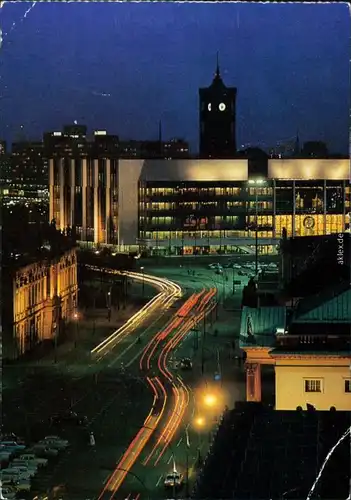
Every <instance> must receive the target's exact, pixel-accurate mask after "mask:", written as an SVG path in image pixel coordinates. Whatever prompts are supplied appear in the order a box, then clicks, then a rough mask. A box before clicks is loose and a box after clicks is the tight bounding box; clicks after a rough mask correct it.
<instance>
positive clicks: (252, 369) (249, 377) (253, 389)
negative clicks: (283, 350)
mask: <svg viewBox="0 0 351 500" xmlns="http://www.w3.org/2000/svg"><path fill="white" fill-rule="evenodd" d="M245 368H246V401H255V402H259V401H261V365H260V364H259V363H246V365H245Z"/></svg>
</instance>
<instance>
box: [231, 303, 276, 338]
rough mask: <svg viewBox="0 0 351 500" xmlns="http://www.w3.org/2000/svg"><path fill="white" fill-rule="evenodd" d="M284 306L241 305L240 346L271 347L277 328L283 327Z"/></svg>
mask: <svg viewBox="0 0 351 500" xmlns="http://www.w3.org/2000/svg"><path fill="white" fill-rule="evenodd" d="M285 322H286V308H285V307H278V306H277V307H258V308H252V307H243V309H242V312H241V321H240V338H239V343H240V347H245V346H246V347H248V346H250V347H253V346H256V347H273V346H274V345H275V334H276V330H277V328H285Z"/></svg>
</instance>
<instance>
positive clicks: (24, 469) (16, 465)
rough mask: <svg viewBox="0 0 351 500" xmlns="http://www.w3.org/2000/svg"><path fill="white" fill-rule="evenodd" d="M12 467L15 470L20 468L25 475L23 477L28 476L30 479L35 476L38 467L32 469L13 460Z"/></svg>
mask: <svg viewBox="0 0 351 500" xmlns="http://www.w3.org/2000/svg"><path fill="white" fill-rule="evenodd" d="M10 467H11V469H13V470H18V471H19V472H20V473H21V474H22V475H23V477H28V479H30V478H32V477H34V476H35V475H36V473H37V469H32V468H30V467H28V466H26V465H23V464H19V463H14V462H11V464H10ZM4 470H5V469H4Z"/></svg>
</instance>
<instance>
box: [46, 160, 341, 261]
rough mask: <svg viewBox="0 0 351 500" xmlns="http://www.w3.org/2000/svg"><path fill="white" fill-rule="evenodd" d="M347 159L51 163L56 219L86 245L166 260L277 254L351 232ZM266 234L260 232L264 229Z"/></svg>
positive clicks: (65, 161) (56, 161)
mask: <svg viewBox="0 0 351 500" xmlns="http://www.w3.org/2000/svg"><path fill="white" fill-rule="evenodd" d="M348 174H349V161H348V160H347V159H333V160H320V159H284V160H279V159H274V160H269V162H268V174H267V176H265V177H260V178H258V177H257V175H256V174H255V175H254V176H253V177H252V176H251V175H250V174H249V166H248V160H245V159H237V160H201V159H190V160H169V161H167V160H157V159H156V160H118V159H106V158H95V159H94V158H82V159H67V158H66V159H63V158H60V159H59V158H52V159H50V218H51V219H56V223H57V227H59V228H61V229H64V228H65V227H66V226H67V225H70V226H76V230H77V234H78V235H79V238H80V239H81V240H82V241H86V242H91V243H93V244H112V245H117V246H124V247H125V246H127V247H129V248H135V247H139V248H143V249H145V250H147V251H150V252H153V253H159V254H167V253H170V254H191V253H215V252H218V251H219V252H223V253H224V252H226V253H230V252H235V251H237V248H238V247H245V248H246V249H247V251H248V252H249V251H253V250H252V249H253V247H254V245H255V241H256V232H257V241H258V246H259V250H260V252H262V253H267V252H271V251H273V250H274V249H275V248H276V246H277V245H278V243H279V240H280V238H281V236H282V233H283V230H284V229H285V230H286V235H287V236H288V237H289V236H313V235H327V234H332V233H341V232H345V231H346V232H348V231H349V228H350V185H349V182H348ZM256 229H257V231H256Z"/></svg>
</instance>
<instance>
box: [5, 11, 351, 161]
mask: <svg viewBox="0 0 351 500" xmlns="http://www.w3.org/2000/svg"><path fill="white" fill-rule="evenodd" d="M31 5H32V4H30V3H22V2H20V3H17V4H5V5H4V6H3V7H2V9H1V11H0V15H1V20H0V22H1V26H2V31H3V34H2V37H3V42H2V50H1V65H2V69H1V75H2V76H1V84H0V85H1V96H2V99H1V114H2V117H1V124H0V138H4V139H6V140H8V141H12V140H19V139H20V137H21V132H20V130H21V129H20V127H21V125H23V133H22V138H26V139H33V140H35V139H36V140H40V139H41V137H42V133H43V131H49V130H61V128H62V126H63V125H64V124H68V123H73V121H74V120H77V121H78V123H83V124H86V125H87V126H88V129H89V130H91V129H96V128H99V129H107V130H108V131H109V132H110V133H113V134H117V135H119V136H120V138H121V139H131V138H133V139H156V138H157V136H158V121H159V120H160V119H161V120H162V125H163V133H164V137H165V138H170V137H182V138H185V139H186V140H188V141H189V142H190V146H191V150H192V152H196V151H197V149H198V88H199V87H205V86H207V85H209V84H210V83H211V80H212V77H213V73H214V71H215V65H216V52H217V51H219V54H220V66H221V72H222V76H223V79H224V82H225V83H226V85H227V86H236V87H237V88H238V96H237V138H238V145H239V146H241V145H245V146H248V145H258V146H261V147H268V146H272V145H275V144H276V143H277V142H278V141H282V140H286V139H289V138H292V137H294V136H295V135H296V131H297V129H298V130H299V134H300V140H301V142H303V141H306V140H324V141H326V142H327V143H328V145H329V149H330V151H332V152H339V153H344V154H346V153H347V152H348V134H349V92H350V85H349V80H350V79H349V71H350V68H349V57H350V54H349V47H350V24H349V23H350V15H349V8H348V6H347V5H346V4H342V5H341V4H340V5H335V4H334V5H333V4H328V5H317V4H316V5H306V4H305V5H304V4H299V5H297V4H295V5H291V4H286V5H284V4H282V5H279V4H229V3H228V4H224V3H222V4H218V3H217V4H216V3H214V4H196V3H189V4H187V3H184V4H181V3H172V2H171V3H147V4H142V3H135V4H134V3H118V4H114V3H96V4H93V3H91V2H87V3H75V2H72V3H64V2H63V3H46V2H45V3H37V4H36V5H35V6H34V8H33V9H32V10H30V12H28V13H27V15H26V17H24V15H25V13H26V11H27V10H28V8H30V7H31ZM14 22H15V25H13V23H14Z"/></svg>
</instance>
